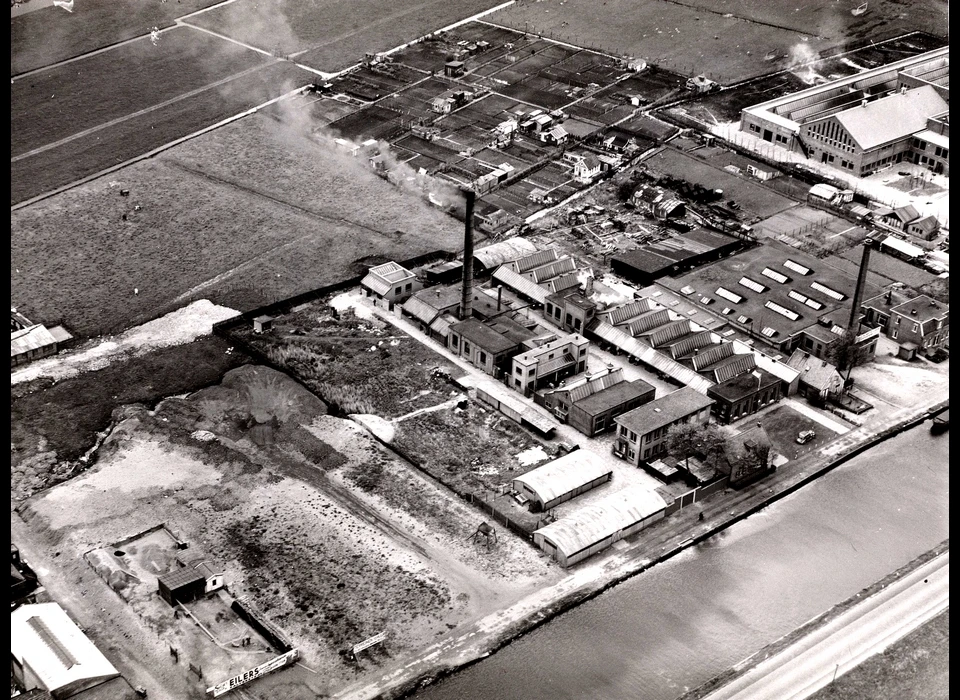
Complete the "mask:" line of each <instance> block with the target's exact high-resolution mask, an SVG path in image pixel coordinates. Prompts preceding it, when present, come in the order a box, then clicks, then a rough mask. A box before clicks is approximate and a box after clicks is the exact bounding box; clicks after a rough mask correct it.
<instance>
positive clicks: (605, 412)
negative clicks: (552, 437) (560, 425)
mask: <svg viewBox="0 0 960 700" xmlns="http://www.w3.org/2000/svg"><path fill="white" fill-rule="evenodd" d="M655 393H656V389H655V388H654V387H652V386H651V385H649V384H647V383H646V382H645V381H643V380H641V379H638V380H636V381H633V382H628V381H627V380H626V379H625V378H624V376H623V369H620V368H618V369H610V368H605V369H603V370H601V371H600V372H598V373H593V374H587V375H586V377H584V378H583V379H581V380H578V381H574V382H571V383H569V384H566V385H564V386H561V387H558V388H556V389H550V390H546V391H540V392H537V394H536V395H535V396H534V401H536V402H537V403H538V404H540V405H542V406H543V407H544V408H546V409H547V410H549V411H550V412H551V413H553V414H554V415H555V416H556V417H557V418H559V419H560V420H561V421H562V422H565V423H569V424H570V425H572V426H573V427H574V428H576V429H577V430H579V431H580V432H581V433H583V434H584V435H586V436H588V437H593V436H594V435H597V434H599V433H602V432H604V431H606V430H609V429H610V428H612V427H613V419H614V418H615V417H616V416H619V415H620V414H621V413H626V412H627V411H630V410H632V409H634V408H637V407H638V406H642V405H643V404H645V403H649V402H650V401H653V399H654V395H655Z"/></svg>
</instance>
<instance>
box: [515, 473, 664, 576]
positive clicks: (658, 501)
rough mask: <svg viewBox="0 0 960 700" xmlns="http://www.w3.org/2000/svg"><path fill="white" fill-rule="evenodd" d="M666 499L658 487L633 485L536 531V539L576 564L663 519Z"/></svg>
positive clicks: (555, 554) (564, 560) (561, 559)
mask: <svg viewBox="0 0 960 700" xmlns="http://www.w3.org/2000/svg"><path fill="white" fill-rule="evenodd" d="M666 507H667V503H666V501H664V500H663V498H662V497H661V496H660V495H659V494H658V493H657V492H655V491H650V490H648V489H644V488H629V489H624V490H622V491H618V492H617V493H613V494H610V495H609V496H607V497H605V498H603V499H601V500H599V501H597V502H596V503H595V504H593V505H592V506H587V507H585V508H583V509H581V510H579V511H577V512H576V513H574V514H573V515H571V516H569V517H566V518H563V519H562V520H558V521H557V522H555V523H551V524H549V525H547V526H546V527H542V528H540V529H539V530H536V531H535V532H534V533H533V542H534V544H536V545H537V546H538V547H540V549H542V550H543V551H544V552H546V553H547V554H549V555H550V556H552V557H553V558H554V559H556V560H557V562H558V563H559V564H560V566H564V567H566V566H573V565H574V564H576V563H577V562H580V561H583V560H584V559H586V558H587V557H589V556H591V555H593V554H596V553H597V552H600V551H602V550H604V549H606V548H607V547H609V546H611V545H612V544H613V543H614V542H617V541H619V540H621V539H623V538H624V537H627V536H629V535H632V534H633V533H635V532H639V531H640V530H642V529H643V528H645V527H647V526H648V525H651V524H653V523H655V522H657V521H658V520H661V519H663V516H664V510H665V509H666Z"/></svg>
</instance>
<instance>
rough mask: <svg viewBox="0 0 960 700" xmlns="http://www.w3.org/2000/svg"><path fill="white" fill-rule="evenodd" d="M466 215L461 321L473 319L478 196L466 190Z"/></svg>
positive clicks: (464, 194) (464, 222)
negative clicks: (475, 222)
mask: <svg viewBox="0 0 960 700" xmlns="http://www.w3.org/2000/svg"><path fill="white" fill-rule="evenodd" d="M462 191H463V196H464V198H465V199H466V215H465V217H464V220H463V289H462V290H461V296H460V319H461V320H464V319H468V318H472V317H473V200H474V199H475V197H476V194H475V193H474V191H473V190H471V189H466V188H464V189H463V190H462Z"/></svg>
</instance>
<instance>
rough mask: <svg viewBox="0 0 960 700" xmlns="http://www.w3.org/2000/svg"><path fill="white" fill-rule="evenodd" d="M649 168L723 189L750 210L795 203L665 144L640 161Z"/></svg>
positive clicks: (767, 211) (757, 212)
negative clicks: (666, 146) (662, 147)
mask: <svg viewBox="0 0 960 700" xmlns="http://www.w3.org/2000/svg"><path fill="white" fill-rule="evenodd" d="M643 164H644V165H645V166H646V167H647V168H649V169H650V170H651V171H652V172H656V173H662V174H664V175H672V176H673V177H678V178H683V179H684V180H686V181H687V182H690V183H694V184H699V185H702V186H703V187H706V188H707V189H711V190H712V189H721V190H723V199H724V200H728V199H733V200H736V202H737V203H738V204H739V205H740V206H741V207H742V208H743V210H744V211H745V212H747V213H749V214H752V215H754V216H758V217H768V216H772V215H773V214H775V213H777V212H780V211H783V210H784V209H788V208H789V207H791V206H794V205H795V202H794V201H793V200H790V199H787V198H786V197H784V196H782V195H779V194H777V193H776V192H772V191H771V190H769V189H767V188H765V187H763V186H762V185H759V184H757V183H755V182H751V181H750V180H748V179H747V178H745V177H738V176H736V175H734V174H733V173H729V172H727V171H726V170H721V169H719V168H715V167H713V166H712V165H710V164H709V163H706V162H704V161H702V160H700V159H699V158H696V157H695V156H692V155H688V154H686V153H682V152H680V151H677V150H674V149H672V148H666V149H662V150H660V151H659V152H658V153H655V154H654V155H652V156H651V157H649V158H647V159H646V160H644V161H643Z"/></svg>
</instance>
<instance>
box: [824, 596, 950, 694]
mask: <svg viewBox="0 0 960 700" xmlns="http://www.w3.org/2000/svg"><path fill="white" fill-rule="evenodd" d="M949 695H950V611H949V610H946V611H944V612H942V613H940V614H939V615H937V616H936V617H935V618H933V619H932V620H930V622H928V623H926V624H925V625H923V626H922V627H920V628H919V629H916V630H914V631H913V632H911V633H910V634H908V635H907V636H906V637H904V638H903V639H901V640H899V641H897V642H895V643H894V644H892V645H890V646H889V647H887V648H886V649H884V651H883V652H881V653H880V654H877V655H876V656H872V657H870V658H869V659H867V660H866V661H864V662H863V663H861V664H860V665H859V666H857V667H856V668H854V669H852V670H850V671H847V673H845V674H844V675H842V676H841V677H840V678H838V679H837V680H836V681H834V682H833V683H831V684H830V685H828V686H827V687H825V688H823V689H821V690H819V691H817V692H816V693H814V694H813V695H811V696H810V700H887V699H888V698H889V699H890V700H894V699H896V700H908V699H910V700H912V699H914V698H915V699H916V700H920V699H921V698H946V697H949Z"/></svg>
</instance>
